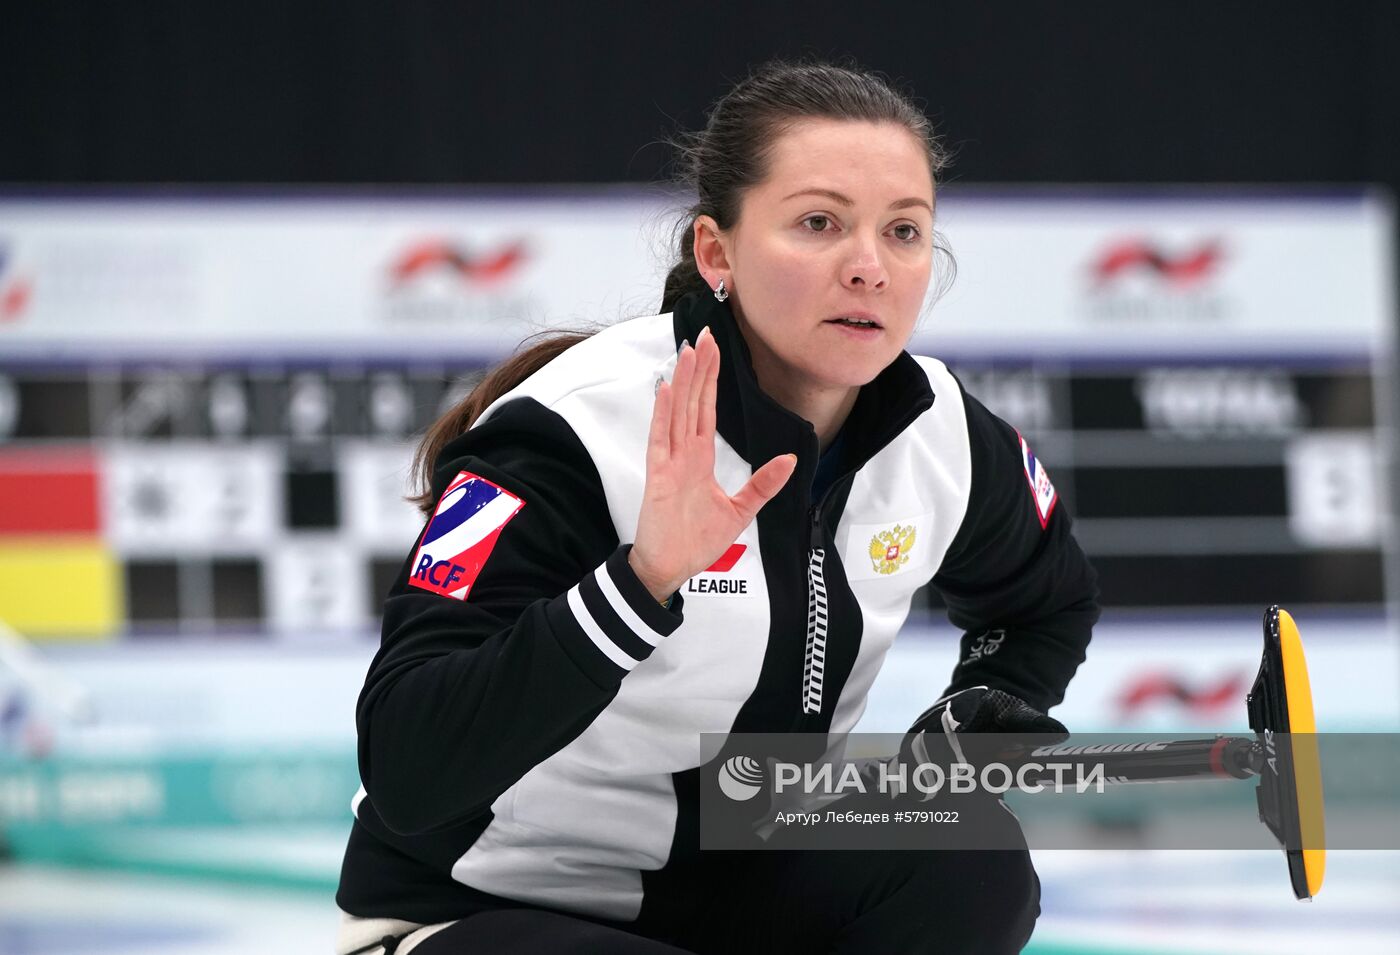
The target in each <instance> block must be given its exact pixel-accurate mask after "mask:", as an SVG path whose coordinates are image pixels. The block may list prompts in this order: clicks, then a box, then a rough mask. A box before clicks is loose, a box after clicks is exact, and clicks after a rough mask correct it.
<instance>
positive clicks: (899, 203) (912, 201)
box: [783, 189, 933, 212]
mask: <svg viewBox="0 0 1400 955" xmlns="http://www.w3.org/2000/svg"><path fill="white" fill-rule="evenodd" d="M798 196H825V197H826V198H828V199H830V200H831V201H832V202H839V203H841V205H843V206H853V205H855V200H853V199H851V197H850V196H843V195H842V194H841V193H839V192H836V191H835V190H832V189H801V190H799V191H797V192H794V193H793V194H792V195H790V196H784V197H783V201H784V202H787V201H788V200H789V199H796V198H797V197H798ZM910 206H923V207H924V208H925V209H928V211H929V212H933V208H932V207H931V206H930V205H929V204H928V203H927V202H925V201H924V200H923V199H920V198H919V197H918V196H910V197H909V198H907V199H899V200H896V201H895V202H891V203H890V208H891V209H908V208H909V207H910Z"/></svg>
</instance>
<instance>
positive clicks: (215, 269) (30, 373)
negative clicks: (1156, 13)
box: [0, 191, 1395, 640]
mask: <svg viewBox="0 0 1400 955" xmlns="http://www.w3.org/2000/svg"><path fill="white" fill-rule="evenodd" d="M659 211H660V210H658V208H657V206H656V204H655V200H654V198H652V197H644V196H639V195H630V196H629V195H625V194H618V193H616V192H606V191H605V192H602V193H596V194H595V193H587V194H575V193H570V194H569V195H566V196H560V195H550V194H539V195H534V196H532V197H522V198H519V199H511V200H506V199H502V198H500V197H493V198H481V197H474V196H470V195H465V196H456V197H443V198H438V199H433V200H413V201H407V200H394V199H389V198H381V199H377V200H364V199H358V198H345V199H341V200H335V201H327V200H314V201H313V200H307V199H303V198H299V197H297V196H296V195H295V194H288V195H286V196H281V197H273V198H271V199H267V200H262V201H247V202H230V201H216V200H180V201H171V200H160V199H158V198H150V197H147V198H144V199H142V198H138V199H124V200H122V201H98V200H90V201H73V200H71V199H70V200H50V199H43V198H39V199H35V198H25V199H22V200H21V199H12V200H4V199H3V198H0V619H4V620H7V621H8V622H10V623H11V624H13V625H15V626H16V627H17V628H18V629H20V630H21V631H23V632H25V633H28V634H31V635H36V636H51V637H63V638H72V637H105V636H112V635H129V636H133V637H139V636H142V635H148V634H162V633H165V634H172V633H179V634H225V633H226V634H230V635H239V636H248V635H259V634H266V635H275V636H277V637H278V638H280V639H286V640H302V639H306V640H315V639H322V638H325V637H326V636H328V635H331V636H333V635H337V634H361V633H364V632H366V631H371V630H373V629H375V627H376V618H377V616H378V613H379V607H380V603H381V601H382V597H383V594H384V593H385V591H386V590H387V588H388V586H389V583H390V581H391V580H392V579H393V577H394V576H395V575H396V574H397V572H398V570H399V567H400V566H401V564H402V561H403V560H404V559H405V557H406V555H407V554H408V552H409V549H410V548H411V546H412V544H413V542H414V540H415V539H416V536H417V534H418V532H419V529H420V527H421V521H420V518H419V516H418V515H417V513H416V512H415V511H414V509H413V508H412V507H410V506H409V505H408V504H407V503H406V502H405V501H404V495H405V494H406V493H408V490H409V488H408V487H407V483H406V482H407V478H408V467H409V463H410V460H411V455H412V451H413V447H414V444H415V441H416V438H417V436H418V435H419V434H421V432H422V430H423V429H424V428H425V427H426V426H427V425H428V424H429V423H431V422H432V421H433V420H434V419H435V418H436V417H437V416H438V415H439V414H440V413H441V412H442V411H444V410H445V409H446V408H448V407H450V406H451V405H452V404H453V403H455V401H456V400H457V399H458V398H460V397H461V396H462V395H463V394H465V392H466V390H467V389H468V388H470V386H471V385H472V384H473V383H474V382H475V381H476V380H479V377H480V375H481V373H482V372H483V370H484V369H485V368H486V367H488V366H489V364H490V363H491V362H493V361H495V360H497V359H499V358H500V357H502V356H503V355H505V354H506V353H508V351H509V350H510V349H511V348H512V347H514V345H515V344H516V343H517V342H519V341H520V340H521V339H522V338H523V337H525V336H526V335H528V334H530V333H532V332H536V331H540V330H541V329H544V328H547V327H551V326H576V325H579V324H586V323H588V322H595V323H596V322H602V323H604V324H606V323H608V322H611V321H615V320H618V319H621V318H624V317H628V316H631V315H639V314H648V313H650V312H652V311H654V310H655V308H654V306H655V299H656V298H657V297H658V296H657V291H656V290H657V289H659V287H660V278H661V275H662V274H664V271H665V266H666V264H667V263H666V262H665V256H664V254H662V253H657V252H656V251H655V249H656V248H658V247H662V246H664V245H665V243H664V242H662V241H660V240H659V239H658V236H661V235H663V234H664V230H661V232H659V233H657V232H656V230H655V229H652V233H655V234H650V233H649V232H648V229H649V228H650V227H649V226H648V223H651V224H652V225H653V226H654V224H655V223H657V222H659V221H663V220H664V218H665V217H662V216H659V215H658V212H659ZM939 215H940V227H941V229H942V230H943V231H944V232H945V233H946V234H947V236H948V237H949V240H950V242H951V244H952V246H953V248H954V249H955V250H956V252H957V256H958V277H957V280H956V282H955V283H954V284H953V286H952V289H951V290H950V291H949V292H948V293H947V294H946V295H945V296H943V297H942V298H941V299H939V300H938V301H937V303H936V304H934V307H933V308H932V310H931V312H930V317H929V319H928V320H927V321H926V322H925V323H924V324H923V325H922V326H921V328H920V330H919V331H918V333H916V337H915V340H914V341H913V343H912V344H911V350H912V351H917V352H920V353H923V354H930V355H935V356H938V357H940V358H943V359H944V360H945V361H947V362H948V364H949V365H950V367H952V368H953V370H954V371H955V372H956V373H957V374H958V375H959V376H960V377H961V379H962V380H963V382H964V384H965V385H966V386H967V388H968V390H969V391H971V392H972V393H973V394H975V395H977V396H978V397H980V398H981V399H982V400H983V401H984V402H985V403H986V404H987V405H988V406H989V407H991V409H992V410H993V411H995V412H997V413H998V414H1000V415H1001V416H1002V417H1004V418H1006V419H1007V420H1008V421H1010V422H1011V423H1012V424H1014V425H1015V426H1016V427H1017V428H1018V429H1019V430H1020V431H1021V432H1022V434H1023V435H1025V436H1026V438H1027V439H1028V441H1030V443H1031V445H1032V446H1033V448H1034V450H1035V452H1036V454H1037V456H1038V457H1039V458H1040V459H1041V460H1043V461H1044V462H1046V464H1047V466H1048V467H1049V470H1050V475H1051V477H1052V479H1053V481H1054V483H1055V485H1056V488H1057V489H1058V491H1059V493H1060V494H1061V496H1062V497H1063V498H1064V501H1065V503H1066V505H1068V507H1069V508H1070V511H1071V513H1073V515H1074V516H1075V520H1076V534H1077V536H1078V538H1079V540H1080V542H1081V543H1082V545H1083V546H1084V549H1085V550H1086V552H1088V554H1089V555H1090V557H1091V558H1092V559H1093V561H1094V563H1095V566H1096V567H1097V569H1098V571H1099V574H1100V583H1101V588H1102V592H1103V600H1104V602H1105V604H1106V605H1109V606H1116V607H1147V608H1163V607H1175V608H1221V607H1238V606H1247V607H1251V608H1255V609H1257V608H1258V607H1260V606H1263V605H1267V604H1269V603H1273V602H1280V603H1284V604H1287V605H1289V606H1299V605H1312V606H1332V607H1358V608H1360V607H1372V608H1373V607H1375V606H1376V605H1378V604H1380V603H1382V602H1383V601H1384V600H1385V599H1386V597H1387V575H1386V569H1387V564H1388V562H1387V557H1388V554H1389V552H1390V549H1391V544H1392V540H1391V533H1392V528H1391V526H1390V522H1389V520H1388V519H1387V515H1388V514H1389V512H1390V508H1391V504H1390V497H1389V495H1390V490H1389V484H1388V480H1387V475H1388V469H1389V467H1390V465H1391V461H1392V456H1393V448H1392V443H1393V442H1392V440H1391V434H1392V427H1391V425H1390V423H1389V422H1390V418H1391V414H1392V412H1393V410H1394V400H1395V399H1394V397H1393V391H1392V384H1391V382H1390V381H1389V379H1388V378H1387V377H1386V373H1385V372H1384V371H1383V369H1386V368H1388V367H1390V361H1391V355H1392V345H1391V341H1392V338H1393V336H1392V327H1391V325H1392V322H1393V311H1394V299H1393V279H1392V276H1391V273H1390V268H1391V263H1390V253H1389V251H1388V245H1387V242H1388V236H1389V230H1390V228H1391V223H1392V219H1391V216H1390V211H1389V206H1388V205H1387V204H1386V203H1385V202H1383V201H1379V200H1377V199H1375V197H1371V196H1367V195H1364V194H1362V195H1347V196H1340V197H1339V196H1323V197H1320V198H1319V197H1312V198H1308V197H1304V198H1303V199H1301V200H1286V201H1285V200H1269V201H1264V200H1251V201H1246V202H1225V201H1220V200H1217V199H1209V200H1201V199H1196V200H1190V201H1175V200H1173V201H1166V200H1164V199H1161V198H1152V199H1149V200H1143V199H1141V198H1139V199H1135V200H1130V199H1123V198H1112V199H1104V198H1103V197H1101V196H1097V195H1088V196H1087V197H1080V198H1077V199H1076V198H1074V197H1056V198H1054V199H1046V198H1044V197H1037V196H1034V195H1030V196H1016V195H1012V196H1006V195H997V196H979V195H976V194H967V195H962V196H959V195H956V194H955V195H952V196H951V197H945V198H944V199H943V200H941V201H940V212H939ZM1300 262H1302V263H1306V267H1302V268H1299V267H1297V265H1296V264H1297V263H1300ZM922 601H923V602H926V603H928V604H929V605H930V606H933V607H936V606H937V598H936V595H934V594H932V593H925V594H924V596H923V598H922Z"/></svg>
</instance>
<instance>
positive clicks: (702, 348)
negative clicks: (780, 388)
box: [628, 328, 797, 600]
mask: <svg viewBox="0 0 1400 955" xmlns="http://www.w3.org/2000/svg"><path fill="white" fill-rule="evenodd" d="M718 381H719V346H718V345H716V344H715V340H714V336H713V335H711V334H710V330H709V329H708V328H706V329H704V330H703V331H702V332H701V333H700V337H699V338H697V339H696V340H695V347H694V348H691V347H690V344H689V343H688V342H687V343H686V344H685V345H683V346H682V347H681V353H680V356H679V357H678V358H677V359H676V370H675V373H674V375H672V380H671V382H670V383H669V384H668V383H667V382H662V383H661V385H660V386H659V387H658V388H657V389H656V404H655V406H654V407H653V408H652V413H651V434H650V436H649V437H648V439H647V482H646V489H645V490H644V491H643V493H642V510H641V514H640V515H639V516H638V518H637V539H636V541H635V542H634V544H633V545H632V551H631V554H630V555H629V556H628V561H629V562H630V563H631V565H632V570H633V571H634V572H635V573H636V575H637V578H638V579H639V580H641V582H642V583H643V584H644V585H645V586H646V588H647V590H648V591H649V592H650V593H651V595H652V596H654V597H655V598H656V599H657V600H665V599H666V598H667V597H669V596H670V595H671V594H673V593H675V592H676V590H677V589H678V588H679V587H680V586H681V584H683V583H685V581H686V580H688V579H689V578H691V577H693V576H694V575H695V574H697V573H699V572H700V571H702V570H704V569H705V568H706V567H709V566H710V565H711V564H713V563H714V562H715V561H716V560H717V559H719V557H720V555H722V554H723V553H724V552H725V550H726V549H727V548H728V547H729V545H730V544H732V543H734V539H735V538H736V537H738V536H739V534H740V533H741V532H742V531H743V530H744V528H745V527H748V526H749V524H750V523H751V522H752V521H753V519H754V517H755V516H756V515H757V514H758V510H759V508H761V507H762V506H763V505H764V504H766V503H768V501H769V500H770V499H771V498H772V497H773V495H775V494H777V493H778V491H780V490H781V489H782V487H783V485H784V484H786V483H787V480H788V478H790V477H791V476H792V472H793V469H794V468H796V467H797V455H795V454H782V455H779V456H778V457H776V458H774V459H773V460H771V461H769V462H768V463H767V464H765V465H763V467H761V468H759V469H758V470H757V471H755V472H754V473H753V476H752V477H750V478H749V480H748V483H747V484H745V485H744V486H743V488H741V489H740V491H739V493H737V494H735V495H734V496H733V497H731V496H729V495H728V494H726V493H725V490H724V488H722V487H720V485H719V482H718V481H716V480H715V391H716V388H717V383H718Z"/></svg>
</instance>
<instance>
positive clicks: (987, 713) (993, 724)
mask: <svg viewBox="0 0 1400 955" xmlns="http://www.w3.org/2000/svg"><path fill="white" fill-rule="evenodd" d="M931 729H936V730H938V731H940V732H945V733H946V732H950V731H951V732H955V733H1045V734H1054V735H1057V736H1059V737H1060V739H1057V740H1046V742H1047V743H1048V742H1056V743H1058V742H1063V741H1064V740H1065V739H1068V738H1069V730H1067V729H1065V725H1064V724H1063V723H1061V722H1060V721H1059V720H1057V719H1055V718H1054V717H1053V716H1046V715H1045V714H1044V713H1042V712H1040V710H1037V709H1036V708H1035V707H1033V706H1031V705H1030V704H1029V703H1027V702H1026V701H1025V700H1023V699H1021V698H1020V697H1019V696H1012V695H1011V694H1010V693H1007V692H1006V691H1005V690H993V689H989V688H987V687H985V686H974V687H970V688H968V689H966V690H959V691H958V692H957V693H950V694H948V695H947V696H945V697H943V698H942V699H941V700H939V701H938V702H936V703H934V704H933V705H932V706H930V707H929V708H928V709H926V710H924V711H923V713H921V714H919V718H918V719H916V720H915V721H914V725H913V726H911V727H909V732H910V733H922V732H925V731H926V730H931Z"/></svg>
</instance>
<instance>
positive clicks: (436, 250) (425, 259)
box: [389, 239, 525, 285]
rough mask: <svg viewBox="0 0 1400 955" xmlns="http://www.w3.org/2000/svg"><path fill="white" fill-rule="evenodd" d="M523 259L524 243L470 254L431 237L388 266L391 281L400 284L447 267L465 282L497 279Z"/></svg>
mask: <svg viewBox="0 0 1400 955" xmlns="http://www.w3.org/2000/svg"><path fill="white" fill-rule="evenodd" d="M523 261H525V243H523V242H515V243H512V244H510V245H507V246H505V247H503V248H500V249H496V250H495V251H492V252H487V253H484V254H473V253H470V252H467V251H464V250H462V249H460V248H457V247H455V246H452V245H449V244H448V243H447V242H444V241H441V240H438V239H430V240H427V241H425V242H419V243H417V244H416V245H413V246H411V247H409V249H408V251H406V252H404V253H403V254H402V255H400V256H399V257H398V258H397V259H396V260H395V261H394V264H393V265H391V266H390V267H389V274H390V275H391V276H392V278H393V280H394V284H396V285H402V284H404V283H405V282H408V281H410V280H412V279H414V278H416V277H417V276H419V275H421V274H423V273H424V272H430V271H433V270H434V269H447V270H448V271H451V272H455V273H456V274H457V275H459V276H461V277H462V278H463V279H465V280H467V281H468V282H477V283H485V282H498V281H500V280H502V279H504V278H506V277H508V276H509V275H510V273H511V272H513V271H515V269H516V268H517V267H518V266H519V265H520V263H522V262H523Z"/></svg>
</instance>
